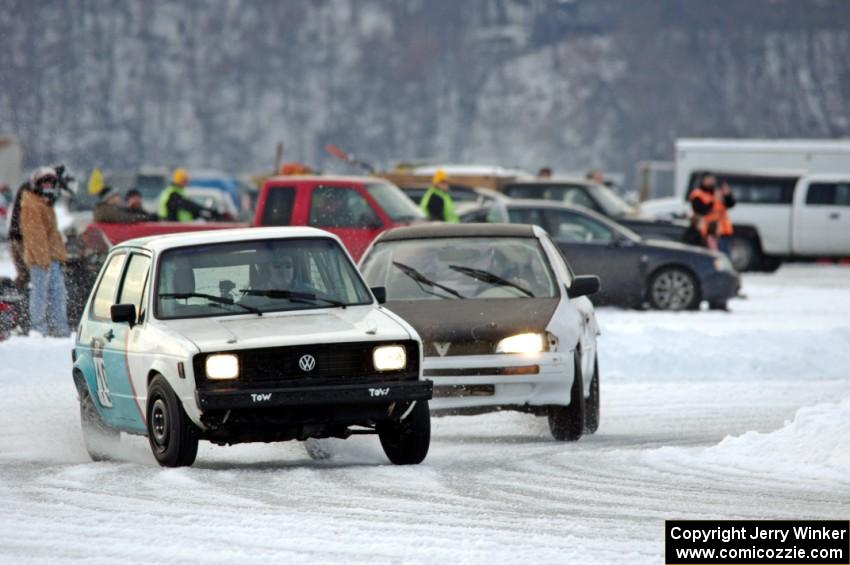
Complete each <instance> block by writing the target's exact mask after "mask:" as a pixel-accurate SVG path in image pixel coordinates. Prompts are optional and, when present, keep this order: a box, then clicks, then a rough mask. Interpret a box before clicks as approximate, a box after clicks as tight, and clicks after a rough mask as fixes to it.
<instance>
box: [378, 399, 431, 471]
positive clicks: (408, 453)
mask: <svg viewBox="0 0 850 565" xmlns="http://www.w3.org/2000/svg"><path fill="white" fill-rule="evenodd" d="M377 431H378V437H379V438H380V440H381V447H383V448H384V453H386V455H387V458H388V459H389V460H390V461H391V462H392V463H393V464H395V465H416V464H418V463H421V462H422V461H423V460H424V459H425V456H426V455H428V448H429V447H430V446H431V412H430V411H429V410H428V401H427V400H418V401H416V406H414V407H413V410H412V411H411V412H410V414H408V415H407V418H405V419H404V420H400V421H394V420H387V421H384V422H379V423H378V425H377Z"/></svg>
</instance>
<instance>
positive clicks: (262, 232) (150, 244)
mask: <svg viewBox="0 0 850 565" xmlns="http://www.w3.org/2000/svg"><path fill="white" fill-rule="evenodd" d="M303 237H327V238H331V239H335V240H337V241H339V238H338V237H337V236H335V235H333V234H332V233H328V232H326V231H323V230H320V229H316V228H309V227H268V228H236V229H224V230H205V231H196V232H184V233H171V234H166V235H154V236H150V237H139V238H136V239H130V240H127V241H124V242H121V243H119V244H118V245H116V248H117V247H142V248H145V249H149V250H151V251H162V250H165V249H171V248H173V247H186V246H190V245H207V244H210V243H230V242H234V241H248V240H256V239H277V238H303Z"/></svg>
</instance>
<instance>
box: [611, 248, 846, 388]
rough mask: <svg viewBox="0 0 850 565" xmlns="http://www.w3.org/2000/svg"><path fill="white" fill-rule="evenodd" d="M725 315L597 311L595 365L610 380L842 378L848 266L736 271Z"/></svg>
mask: <svg viewBox="0 0 850 565" xmlns="http://www.w3.org/2000/svg"><path fill="white" fill-rule="evenodd" d="M743 287H744V292H745V293H746V299H735V300H732V301H730V309H731V312H728V313H727V312H706V311H703V312H681V313H665V312H640V311H629V310H619V309H613V308H599V309H597V316H598V318H599V323H600V327H601V329H602V335H601V336H600V338H599V355H600V370H601V372H602V375H603V377H605V378H606V379H614V380H630V381H637V380H642V381H646V380H667V379H675V380H683V379H687V380H694V379H696V380H706V379H716V380H724V379H725V380H729V379H740V378H746V379H788V378H793V379H830V378H848V377H850V300H848V299H847V297H848V294H847V289H848V288H850V268H847V267H841V266H835V267H829V266H820V265H819V266H817V267H814V266H812V265H794V266H789V267H783V268H782V270H781V274H776V275H758V274H754V275H749V274H747V275H744V279H743Z"/></svg>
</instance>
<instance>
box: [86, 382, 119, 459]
mask: <svg viewBox="0 0 850 565" xmlns="http://www.w3.org/2000/svg"><path fill="white" fill-rule="evenodd" d="M80 423H81V424H82V428H83V442H85V444H86V451H88V453H89V457H91V460H92V461H109V460H111V459H113V458H114V457H115V452H116V450H117V449H118V446H119V445H120V443H121V433H120V432H119V431H118V430H114V429H112V428H110V427H109V426H107V425H106V423H104V421H103V420H102V419H101V417H100V414H98V413H97V409H96V408H95V406H94V401H93V400H92V397H91V394H89V391H88V388H86V387H85V384H83V385H82V388H81V391H80Z"/></svg>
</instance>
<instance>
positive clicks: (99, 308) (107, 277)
mask: <svg viewBox="0 0 850 565" xmlns="http://www.w3.org/2000/svg"><path fill="white" fill-rule="evenodd" d="M125 257H126V255H125V254H124V253H119V254H118V255H113V256H112V257H111V258H110V259H109V263H107V265H106V267H105V268H104V271H103V278H101V279H100V284H99V285H97V290H96V291H95V293H94V300H93V301H92V313H91V315H92V317H93V318H94V319H96V320H109V308H110V306H112V305H113V304H114V302H113V301H112V299H113V297H114V296H115V287H117V286H118V277H120V276H121V266H122V265H123V264H124V258H125Z"/></svg>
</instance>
